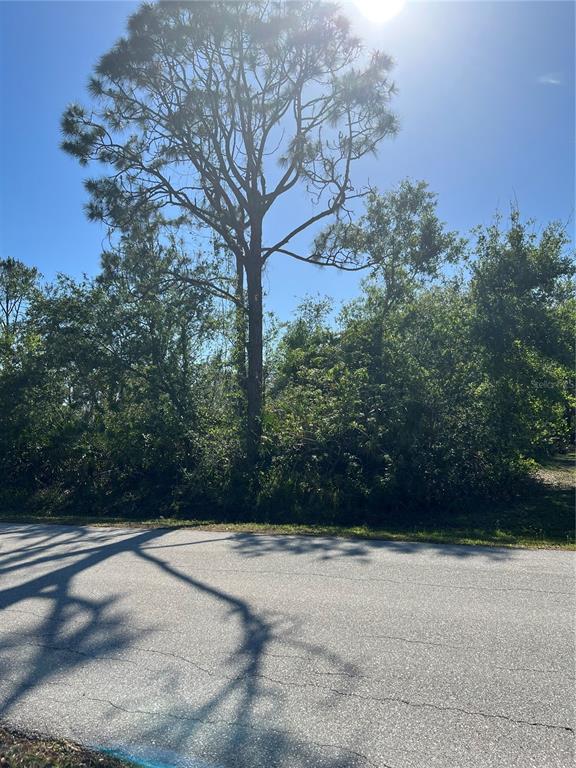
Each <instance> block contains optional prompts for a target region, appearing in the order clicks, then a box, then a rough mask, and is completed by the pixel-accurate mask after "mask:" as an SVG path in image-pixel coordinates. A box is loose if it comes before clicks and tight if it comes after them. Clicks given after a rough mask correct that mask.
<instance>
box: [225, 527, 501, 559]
mask: <svg viewBox="0 0 576 768" xmlns="http://www.w3.org/2000/svg"><path fill="white" fill-rule="evenodd" d="M230 538H231V541H232V546H233V548H234V550H235V551H236V552H238V553H239V554H241V555H244V556H246V557H250V558H256V557H263V556H265V555H270V554H288V555H307V556H313V557H314V558H315V559H316V560H334V559H340V558H352V559H354V560H355V561H358V562H363V563H369V562H370V561H371V559H372V555H374V554H375V553H379V552H381V553H385V554H393V555H416V554H433V555H434V556H437V557H441V558H456V559H458V560H465V559H470V558H475V559H479V558H486V559H488V560H490V561H493V562H500V561H504V560H510V559H511V558H513V557H514V555H515V552H514V550H513V549H509V548H505V547H478V546H470V545H465V544H434V543H428V542H426V543H424V542H414V541H384V540H379V539H340V538H337V537H330V536H322V537H316V536H278V535H267V534H260V533H236V534H234V535H233V536H231V537H230Z"/></svg>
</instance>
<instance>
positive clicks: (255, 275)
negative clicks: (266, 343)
mask: <svg viewBox="0 0 576 768" xmlns="http://www.w3.org/2000/svg"><path fill="white" fill-rule="evenodd" d="M250 246H251V247H250V258H249V260H248V263H247V265H246V283H247V298H248V382H247V419H246V437H247V440H246V451H247V458H248V461H249V463H250V464H251V465H252V466H254V465H255V464H256V462H257V461H258V457H259V454H260V441H261V437H262V405H263V382H262V367H263V355H262V262H261V251H262V235H261V230H260V229H259V228H257V229H256V231H254V230H253V232H252V241H251V243H250Z"/></svg>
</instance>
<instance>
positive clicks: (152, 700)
mask: <svg viewBox="0 0 576 768" xmlns="http://www.w3.org/2000/svg"><path fill="white" fill-rule="evenodd" d="M574 564H575V556H574V553H568V552H553V551H526V550H505V549H486V548H472V547H458V546H442V545H429V544H408V543H390V542H388V543H385V542H363V541H348V542H346V541H340V540H335V539H329V538H305V537H272V536H255V535H247V534H227V533H212V532H208V531H201V532H193V531H185V530H179V531H177V530H174V531H167V530H141V529H132V530H127V529H122V530H121V529H102V528H100V529H96V528H80V527H67V526H41V525H2V526H0V717H2V718H3V719H5V720H6V721H7V722H8V723H10V724H12V725H16V726H23V727H26V728H34V729H38V730H41V731H44V732H47V733H50V734H55V735H58V736H65V737H70V738H73V739H76V740H78V741H81V742H83V743H87V744H90V745H96V746H99V747H106V748H112V749H118V750H121V751H122V752H123V753H125V754H130V755H134V756H137V757H139V758H142V759H146V760H148V761H149V762H150V763H153V764H154V765H158V764H168V765H171V766H173V765H177V766H189V768H273V767H274V766H279V767H280V766H281V767H282V768H303V767H304V766H307V767H308V768H353V767H355V766H358V767H359V768H366V767H367V766H377V767H379V768H386V767H387V766H389V767H390V768H429V767H434V768H436V767H438V768H444V767H446V768H448V767H450V768H468V767H470V768H472V767H473V768H484V767H485V766H493V767H494V768H507V767H508V766H518V768H530V767H531V766H534V768H568V767H569V766H572V764H573V761H572V754H573V752H572V749H573V739H574V730H573V729H574V696H573V689H574V623H573V622H574V609H575V596H574V586H575V584H574Z"/></svg>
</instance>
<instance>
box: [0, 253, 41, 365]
mask: <svg viewBox="0 0 576 768" xmlns="http://www.w3.org/2000/svg"><path fill="white" fill-rule="evenodd" d="M38 279H39V274H38V270H37V269H35V268H34V267H27V266H26V265H25V264H23V263H22V262H21V261H17V260H16V259H0V339H1V345H2V346H1V348H2V357H1V358H0V364H4V365H6V364H7V362H8V361H9V360H10V359H12V357H13V355H14V353H15V349H16V346H17V345H18V344H19V343H20V342H21V341H22V335H23V332H24V329H25V328H26V309H27V306H28V303H29V302H30V300H31V298H32V297H33V295H34V292H35V290H36V285H37V282H38Z"/></svg>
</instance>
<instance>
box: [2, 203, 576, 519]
mask: <svg viewBox="0 0 576 768" xmlns="http://www.w3.org/2000/svg"><path fill="white" fill-rule="evenodd" d="M428 202H429V201H428ZM370 205H371V206H372V208H368V211H367V216H366V217H365V220H364V221H363V222H362V221H361V224H362V227H364V230H363V232H364V234H363V235H362V237H361V236H360V235H361V233H360V230H358V231H357V232H356V233H355V235H354V236H355V237H356V240H355V241H354V242H352V240H350V233H348V235H347V236H348V237H349V241H348V243H347V247H354V248H358V247H363V248H376V247H377V248H379V249H380V258H379V260H378V263H377V266H376V268H375V269H374V270H373V273H372V274H371V275H370V276H369V277H368V278H367V279H366V281H365V283H364V285H363V290H362V294H361V295H360V296H359V297H358V299H357V300H356V301H354V302H352V303H351V304H350V305H348V306H346V307H344V308H343V309H342V310H341V311H340V314H339V316H338V317H337V318H336V319H332V314H331V307H330V304H329V302H312V301H308V302H306V303H305V304H304V305H303V306H302V307H301V310H300V311H299V313H298V315H297V316H296V317H295V318H294V319H293V320H292V321H291V322H290V323H289V324H287V325H286V326H285V328H284V331H283V333H282V334H281V335H280V339H279V341H278V342H277V343H275V344H272V345H271V347H270V349H269V353H268V357H267V364H266V368H267V371H266V407H265V421H264V437H263V448H262V455H261V459H260V463H259V466H257V467H249V466H247V464H246V459H245V456H244V454H243V445H242V439H241V434H242V430H241V428H240V426H241V425H240V420H241V419H242V408H241V407H240V408H239V407H238V402H239V393H238V391H237V388H236V384H235V382H236V372H235V370H234V361H235V359H236V357H237V349H235V345H236V344H237V337H236V336H235V330H234V329H235V327H236V325H235V322H234V318H233V317H232V316H231V313H230V312H229V311H228V309H227V308H226V306H225V305H223V304H222V303H221V302H219V301H217V300H215V299H214V298H213V297H211V296H210V295H209V293H207V292H206V291H205V290H204V289H203V288H202V287H201V285H200V284H199V283H198V284H194V283H193V282H192V283H191V282H190V281H188V282H186V283H183V282H182V281H179V280H178V269H179V268H181V257H180V256H179V255H178V250H177V249H176V248H175V247H174V246H173V245H172V246H170V245H164V246H162V245H160V244H159V243H158V240H157V239H156V238H150V237H149V238H147V239H146V238H144V239H143V240H141V241H140V242H139V243H136V244H135V243H134V241H128V240H126V239H125V240H124V241H123V242H122V243H121V244H120V246H119V248H118V249H117V251H116V252H115V253H113V254H105V255H104V258H103V269H102V273H101V274H100V275H99V276H98V277H97V278H96V279H95V280H94V281H91V282H89V281H87V282H83V283H80V284H78V283H75V282H73V281H71V280H68V279H65V278H60V279H59V280H58V281H57V282H56V283H55V284H54V285H51V286H40V285H39V284H38V281H37V277H36V275H35V274H34V273H33V272H31V271H29V270H26V269H25V268H24V267H23V266H22V265H20V264H18V263H17V262H13V261H11V262H9V261H5V262H2V278H1V279H2V292H3V293H2V302H3V307H4V306H5V305H6V303H7V302H8V304H10V296H14V294H15V293H18V294H19V295H20V298H21V301H20V303H19V305H18V307H19V311H18V313H17V314H15V313H14V310H13V309H12V310H10V311H9V312H7V313H6V312H4V318H5V319H4V321H3V324H2V352H1V354H2V358H1V370H0V397H1V402H2V413H1V419H2V423H1V425H0V468H1V472H2V481H3V482H2V491H1V501H2V505H3V508H4V510H9V511H11V512H13V513H16V512H23V511H24V512H26V511H27V512H30V511H47V512H54V511H74V512H84V513H89V514H100V515H135V516H136V515H137V516H139V517H143V516H157V515H173V516H174V515H175V516H178V515H180V516H184V515H194V516H204V517H218V516H220V517H224V516H225V517H239V516H249V517H251V518H257V517H260V518H262V519H275V520H306V521H316V520H318V521H320V520H321V521H331V520H339V521H343V520H346V521H350V522H364V521H369V522H379V523H382V522H385V521H386V520H387V519H389V518H391V517H394V516H397V515H399V514H402V515H403V516H410V515H412V516H414V515H422V514H423V513H424V511H426V510H428V511H430V513H432V511H433V510H437V509H440V508H441V509H442V510H443V513H444V514H446V513H447V512H449V511H450V510H453V511H454V512H456V511H457V510H458V509H461V508H462V506H465V505H471V504H474V503H475V501H477V500H481V499H489V498H494V497H502V495H503V494H511V493H513V492H514V488H515V483H516V482H517V481H518V479H519V478H521V477H522V476H523V475H524V474H525V472H526V470H527V469H528V468H529V466H530V462H531V461H532V460H533V459H534V458H541V457H542V456H543V455H546V454H547V453H552V452H555V451H557V450H562V449H563V448H565V447H566V446H567V445H568V444H569V442H570V438H571V432H572V422H571V417H570V414H571V411H572V407H573V404H574V403H573V383H572V328H573V323H574V318H575V306H574V299H573V297H572V296H571V292H570V283H569V279H570V277H571V274H572V262H571V260H570V259H569V258H568V256H567V255H566V245H567V244H566V241H565V239H564V236H563V234H562V232H561V231H560V230H559V229H558V228H557V227H555V226H551V227H548V228H547V229H545V230H544V231H543V233H542V234H541V235H540V236H539V237H536V236H535V235H534V234H532V233H531V232H530V230H529V228H528V227H527V226H525V225H524V224H523V223H522V222H521V221H520V219H519V217H518V215H517V213H514V214H513V216H512V220H511V222H510V227H509V228H508V230H507V231H505V232H502V231H501V230H500V228H499V226H498V225H497V224H496V225H495V226H493V227H490V228H488V229H487V230H483V231H478V232H477V233H476V236H475V246H474V248H472V249H471V250H468V249H465V247H464V244H463V243H462V241H460V240H459V239H457V238H455V236H454V235H447V234H446V233H444V231H443V230H442V229H438V228H437V227H436V224H435V223H434V222H433V226H432V225H431V224H430V221H431V220H430V218H429V219H428V221H427V222H425V226H424V225H423V224H422V219H419V220H418V221H417V222H416V221H413V222H412V223H411V225H410V226H411V230H410V231H411V233H412V235H413V236H414V237H415V236H416V235H417V237H415V239H414V237H413V239H412V241H411V243H412V245H411V246H410V247H411V249H412V250H411V251H407V249H406V241H405V240H402V238H401V237H400V235H399V236H398V237H397V238H396V240H393V241H391V240H390V238H389V239H388V240H385V238H384V240H383V237H384V235H385V231H384V230H381V231H380V235H379V237H376V235H375V234H374V233H376V232H378V231H379V230H378V228H379V227H382V226H383V224H386V226H387V230H386V231H388V232H392V231H393V230H392V228H391V227H390V220H389V218H388V220H387V221H385V222H383V221H382V220H378V210H380V211H381V213H382V215H385V216H389V211H388V212H386V208H385V206H382V199H380V200H379V199H378V198H375V199H373V200H372V202H371V203H370ZM404 224H406V222H404ZM370 228H371V229H370ZM370 231H371V232H372V233H373V235H374V236H373V237H372V238H371V239H370V238H368V239H367V238H366V232H370ZM404 231H406V229H404ZM431 233H432V234H431ZM353 234H354V233H353ZM333 235H334V233H332V235H331V236H333ZM425 237H428V238H430V237H433V238H434V242H435V247H434V248H433V249H428V254H429V255H430V254H432V256H431V257H430V258H429V259H428V261H427V263H426V264H423V262H422V259H421V257H422V253H423V251H422V248H421V243H422V238H425ZM362 238H364V239H362ZM359 243H360V246H359ZM391 246H393V247H391ZM467 253H468V257H467V256H466V254H467ZM418 258H420V259H421V260H420V267H419V268H414V266H415V265H417V259H418ZM447 264H449V266H448V267H447V266H446V265H447ZM394 267H396V272H395V271H394Z"/></svg>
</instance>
